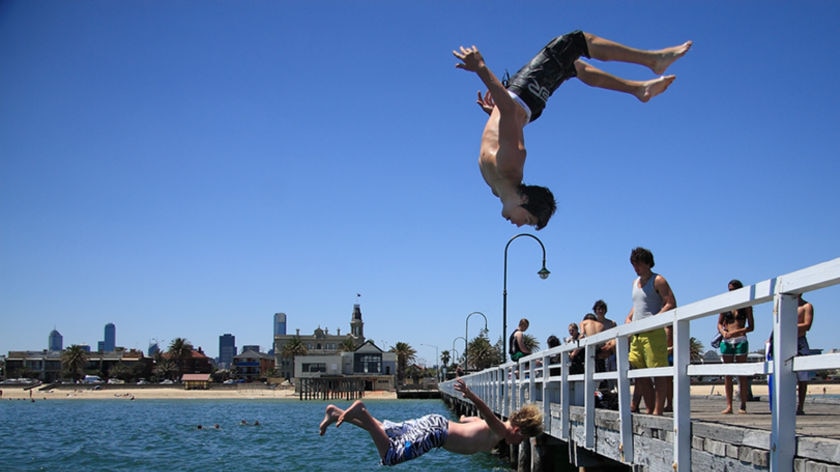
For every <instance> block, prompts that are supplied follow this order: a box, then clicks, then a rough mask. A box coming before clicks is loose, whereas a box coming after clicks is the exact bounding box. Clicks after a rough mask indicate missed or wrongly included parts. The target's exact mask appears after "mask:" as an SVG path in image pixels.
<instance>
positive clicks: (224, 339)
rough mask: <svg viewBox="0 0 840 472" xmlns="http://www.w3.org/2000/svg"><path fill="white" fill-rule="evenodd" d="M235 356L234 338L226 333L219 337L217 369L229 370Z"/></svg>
mask: <svg viewBox="0 0 840 472" xmlns="http://www.w3.org/2000/svg"><path fill="white" fill-rule="evenodd" d="M235 355H236V336H234V335H232V334H230V333H226V334H223V335H221V336H219V367H221V368H222V369H230V367H231V365H233V356H235Z"/></svg>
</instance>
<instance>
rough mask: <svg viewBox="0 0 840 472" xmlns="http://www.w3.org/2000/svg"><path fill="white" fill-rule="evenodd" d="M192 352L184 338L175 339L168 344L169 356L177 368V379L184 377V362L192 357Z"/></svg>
mask: <svg viewBox="0 0 840 472" xmlns="http://www.w3.org/2000/svg"><path fill="white" fill-rule="evenodd" d="M192 351H193V347H192V344H190V342H189V341H187V340H186V339H184V338H175V339H173V340H172V342H171V343H170V344H169V351H168V352H169V355H170V356H171V357H172V359H173V360H174V361H175V364H176V365H177V366H178V378H181V376H182V375H184V361H186V360H187V359H189V358H190V357H191V356H192Z"/></svg>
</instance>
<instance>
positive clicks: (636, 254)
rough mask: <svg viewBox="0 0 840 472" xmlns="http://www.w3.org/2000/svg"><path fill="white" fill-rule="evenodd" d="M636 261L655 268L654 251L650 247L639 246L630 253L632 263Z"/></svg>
mask: <svg viewBox="0 0 840 472" xmlns="http://www.w3.org/2000/svg"><path fill="white" fill-rule="evenodd" d="M634 262H642V263H644V264H647V265H649V266H650V267H651V268H653V265H654V262H653V253H652V252H650V250H649V249H645V248H643V247H637V248H636V249H633V251H632V252H631V253H630V263H631V264H633V263H634Z"/></svg>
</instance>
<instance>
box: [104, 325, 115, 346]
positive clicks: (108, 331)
mask: <svg viewBox="0 0 840 472" xmlns="http://www.w3.org/2000/svg"><path fill="white" fill-rule="evenodd" d="M116 346H117V327H116V326H114V323H108V324H106V325H105V340H104V341H102V352H114V348H116Z"/></svg>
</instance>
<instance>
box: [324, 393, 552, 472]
mask: <svg viewBox="0 0 840 472" xmlns="http://www.w3.org/2000/svg"><path fill="white" fill-rule="evenodd" d="M455 390H457V391H459V392H461V394H462V395H463V396H464V398H466V399H467V400H470V401H471V402H472V403H473V404H474V405H475V406H476V408H477V409H478V411H479V412H480V413H481V415H482V416H483V417H484V418H485V419H481V418H479V417H475V416H469V417H467V416H462V417H461V419H460V421H450V420H448V419H446V418H445V417H444V416H442V415H426V416H423V417H421V418H418V419H415V420H409V421H405V422H402V423H392V422H390V421H387V420H385V421H382V422H380V421H379V420H377V419H376V418H374V417H373V415H371V414H370V412H368V410H367V407H366V406H365V404H364V403H362V401H361V400H356V402H355V403H353V404H352V405H350V407H349V408H347V409H346V410H342V409H341V408H338V407H337V406H335V405H329V406H327V409H326V412H325V414H324V419H323V421H321V425H320V432H321V435H322V436H323V435H324V433H326V431H327V427H328V426H329V425H331V424H333V423H335V425H336V427H338V426H341V424H342V423H344V422H348V423H351V424H353V425H355V426H358V427H359V428H362V429H364V430H365V431H367V432H368V434H370V437H371V439H373V442H374V444H375V445H376V449H377V450H378V451H379V457H380V459H381V461H382V464H383V465H396V464H399V463H400V462H405V461H407V460H411V459H414V458H416V457H419V456H421V455H423V454H425V453H426V452H428V451H430V450H431V449H434V448H439V447H442V448H443V449H445V450H447V451H449V452H455V453H458V454H475V453H476V452H481V451H490V450H492V449H493V448H494V447H495V446H496V445H497V444H498V443H499V441H502V440H504V441H506V442H507V443H509V444H519V443H520V442H522V440H523V439H524V438H526V437H533V436H536V435H538V434H540V433H542V428H543V424H542V413H540V410H539V408H537V406H536V405H533V404H532V405H525V406H524V407H522V408H521V409H519V410H517V411H515V412H513V413H512V414H511V416H510V418H509V419H508V420H507V421H502V420H500V419H499V418H497V417H496V415H495V414H494V413H493V411H492V410H490V408H489V407H488V406H487V405H486V404H485V403H484V402H483V401H482V400H481V398H479V397H478V396H477V395H476V394H474V393H473V392H472V391H471V390H470V389H469V387H467V385H466V383H464V381H463V380H461V379H460V378H459V379H457V380H456V381H455Z"/></svg>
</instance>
